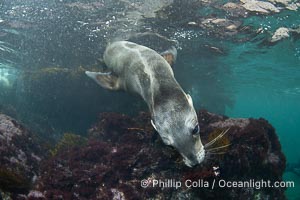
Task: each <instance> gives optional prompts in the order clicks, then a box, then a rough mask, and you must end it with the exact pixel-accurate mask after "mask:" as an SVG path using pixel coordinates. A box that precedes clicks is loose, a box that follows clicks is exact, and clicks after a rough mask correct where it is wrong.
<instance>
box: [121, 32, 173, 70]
mask: <svg viewBox="0 0 300 200" xmlns="http://www.w3.org/2000/svg"><path fill="white" fill-rule="evenodd" d="M126 40H127V41H130V42H134V43H136V44H139V45H143V46H146V47H148V48H150V49H153V50H154V51H156V52H158V53H159V54H160V55H161V56H163V57H164V58H165V60H166V61H167V62H168V63H169V64H170V65H171V66H172V65H173V64H174V63H175V61H176V57H177V50H176V48H175V47H176V46H178V41H177V40H171V39H169V38H167V37H165V36H162V35H160V34H158V33H151V32H145V33H137V34H132V35H130V36H129V38H127V39H126Z"/></svg>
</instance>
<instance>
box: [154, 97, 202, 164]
mask: <svg viewBox="0 0 300 200" xmlns="http://www.w3.org/2000/svg"><path fill="white" fill-rule="evenodd" d="M184 95H185V98H184V100H182V98H181V100H180V101H176V100H174V99H173V100H171V101H167V102H165V103H163V105H161V106H159V107H157V108H156V109H155V112H154V116H153V120H152V121H151V123H152V125H153V127H154V128H155V129H156V131H157V132H158V133H159V134H160V136H161V138H162V140H163V142H164V143H165V144H167V145H171V146H173V147H175V148H176V149H177V151H178V152H179V153H180V154H181V155H182V157H183V161H184V163H185V164H186V165H187V166H189V167H192V166H194V165H196V164H199V163H201V162H202V161H203V160H204V157H205V150H204V146H203V145H202V142H201V139H200V127H199V124H198V119H197V114H196V111H195V109H194V106H193V102H192V98H191V97H190V95H186V94H184Z"/></svg>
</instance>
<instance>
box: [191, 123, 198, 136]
mask: <svg viewBox="0 0 300 200" xmlns="http://www.w3.org/2000/svg"><path fill="white" fill-rule="evenodd" d="M198 133H199V125H198V124H197V125H196V126H195V128H194V129H193V131H192V134H193V135H196V134H198Z"/></svg>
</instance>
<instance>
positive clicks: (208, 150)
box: [206, 144, 231, 152]
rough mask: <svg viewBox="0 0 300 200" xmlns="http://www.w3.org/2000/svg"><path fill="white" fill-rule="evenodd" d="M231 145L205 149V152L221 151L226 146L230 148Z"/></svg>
mask: <svg viewBox="0 0 300 200" xmlns="http://www.w3.org/2000/svg"><path fill="white" fill-rule="evenodd" d="M230 145H231V144H226V145H223V146H219V147H215V148H210V149H206V151H207V152H210V151H214V150H218V149H223V148H226V147H228V146H230Z"/></svg>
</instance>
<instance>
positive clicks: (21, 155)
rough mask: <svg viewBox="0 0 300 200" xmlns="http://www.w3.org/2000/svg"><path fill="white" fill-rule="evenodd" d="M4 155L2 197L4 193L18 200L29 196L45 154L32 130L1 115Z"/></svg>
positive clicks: (0, 183) (0, 174)
mask: <svg viewBox="0 0 300 200" xmlns="http://www.w3.org/2000/svg"><path fill="white" fill-rule="evenodd" d="M0 155H1V156H0V195H1V191H3V192H5V193H10V194H11V195H10V196H11V197H12V198H13V199H15V198H17V196H19V195H20V194H27V193H28V192H29V190H30V188H32V187H33V185H34V183H35V181H36V179H37V177H38V173H39V166H40V162H41V160H42V159H43V156H44V155H45V151H44V150H43V148H42V146H41V143H40V142H38V139H37V138H36V137H35V136H34V135H33V134H32V133H30V132H29V130H27V129H26V128H25V127H24V126H22V125H21V124H20V123H18V122H17V121H15V120H14V119H12V118H10V117H8V116H6V115H3V114H0ZM0 197H1V196H0ZM0 199H1V198H0Z"/></svg>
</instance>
